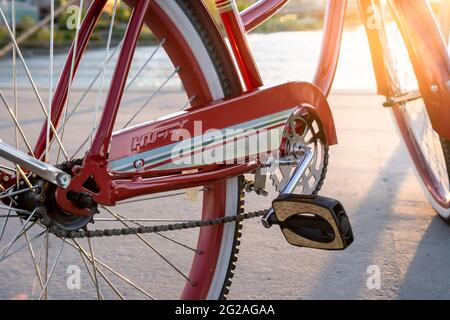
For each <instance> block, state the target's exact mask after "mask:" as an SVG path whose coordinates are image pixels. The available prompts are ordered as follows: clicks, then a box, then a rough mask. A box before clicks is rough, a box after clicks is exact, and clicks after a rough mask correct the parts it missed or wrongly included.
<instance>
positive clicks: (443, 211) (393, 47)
mask: <svg viewBox="0 0 450 320" xmlns="http://www.w3.org/2000/svg"><path fill="white" fill-rule="evenodd" d="M377 2H378V4H379V8H380V12H379V13H380V25H381V26H382V28H381V29H380V35H381V36H382V38H383V39H384V43H383V46H384V50H385V52H387V53H388V55H389V57H390V59H391V61H390V64H389V65H388V67H389V68H390V69H391V71H392V72H391V73H392V74H393V75H394V76H395V87H396V93H395V97H400V96H403V95H409V96H410V97H411V98H410V99H404V100H405V101H404V102H401V103H398V104H396V105H394V106H393V107H392V112H393V115H394V119H395V122H396V124H397V127H398V129H399V132H400V137H401V139H402V140H403V142H404V145H405V146H406V149H407V151H408V154H409V156H410V159H411V161H412V163H413V168H414V171H415V173H416V175H417V177H418V179H419V182H420V183H421V185H422V187H423V190H424V191H425V193H426V195H427V198H428V200H429V202H430V203H431V204H432V206H433V208H434V209H435V210H436V211H437V212H438V213H439V215H440V216H441V217H442V218H443V219H445V220H446V221H449V218H450V182H449V180H450V179H449V177H450V141H448V140H445V139H443V138H441V137H440V136H439V134H438V133H436V132H435V131H434V130H433V128H432V124H431V120H430V117H429V115H428V112H427V108H426V101H424V99H423V98H422V97H421V94H420V90H419V85H418V82H417V78H416V74H415V72H414V68H413V65H412V63H411V59H410V57H409V54H408V50H407V48H406V45H405V42H404V39H403V38H402V34H401V32H400V30H399V28H398V25H397V23H396V21H395V19H394V16H393V14H392V10H391V9H392V8H391V7H390V4H389V1H386V0H380V1H377ZM387 98H388V100H389V99H391V98H392V97H387ZM442 103H444V104H447V105H448V104H449V101H443V102H442ZM449 107H450V105H449Z"/></svg>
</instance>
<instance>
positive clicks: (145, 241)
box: [103, 207, 194, 285]
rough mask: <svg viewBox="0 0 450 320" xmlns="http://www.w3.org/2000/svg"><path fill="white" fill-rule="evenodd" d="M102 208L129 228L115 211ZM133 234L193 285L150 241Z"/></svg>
mask: <svg viewBox="0 0 450 320" xmlns="http://www.w3.org/2000/svg"><path fill="white" fill-rule="evenodd" d="M103 209H105V210H106V211H107V212H108V213H109V214H111V215H112V216H114V217H116V218H117V219H119V221H120V222H121V223H122V224H123V225H124V226H125V227H127V228H129V225H128V223H126V222H125V221H123V220H122V219H121V218H120V216H118V215H117V214H116V213H115V212H113V211H112V210H111V209H109V208H107V207H103ZM135 236H136V237H137V238H139V239H140V240H141V241H142V242H143V243H144V244H145V245H146V246H147V247H149V248H150V249H151V250H153V252H155V253H156V254H157V255H158V256H159V257H160V258H161V259H162V260H163V261H165V262H166V263H167V264H168V265H169V266H171V267H172V268H173V270H175V271H176V272H177V273H178V274H179V275H181V276H182V277H183V278H184V279H186V281H187V282H189V283H190V284H192V285H194V282H193V281H192V280H191V279H189V277H188V276H187V275H185V274H184V273H183V272H182V271H181V270H180V269H178V268H177V267H176V266H175V265H174V264H173V263H172V262H171V261H170V260H169V259H168V258H166V257H165V256H164V255H163V254H162V253H161V252H159V250H157V249H156V248H155V247H154V246H152V245H151V244H150V242H148V241H147V239H145V238H144V237H143V236H142V235H140V234H135Z"/></svg>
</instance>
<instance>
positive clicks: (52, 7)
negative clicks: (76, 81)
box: [45, 0, 62, 161]
mask: <svg viewBox="0 0 450 320" xmlns="http://www.w3.org/2000/svg"><path fill="white" fill-rule="evenodd" d="M54 32H55V0H51V1H50V75H49V84H48V87H49V88H48V111H47V112H48V114H49V115H50V114H52V101H53V45H54ZM50 125H51V120H50V117H47V134H46V140H45V154H46V158H47V160H48V161H50V143H49V140H50ZM61 141H62V140H61Z"/></svg>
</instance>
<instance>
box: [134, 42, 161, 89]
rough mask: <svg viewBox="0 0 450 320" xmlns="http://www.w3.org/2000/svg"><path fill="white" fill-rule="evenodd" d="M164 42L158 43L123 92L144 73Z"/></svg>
mask: <svg viewBox="0 0 450 320" xmlns="http://www.w3.org/2000/svg"><path fill="white" fill-rule="evenodd" d="M165 42H166V39H165V38H164V39H162V40H161V41H160V42H159V43H158V45H157V46H156V49H155V50H153V52H152V54H151V55H150V57H149V58H148V59H147V61H146V62H145V63H144V64H143V66H142V67H141V68H140V69H139V70H138V72H137V73H136V74H135V75H134V77H133V78H132V79H131V80H130V82H129V83H128V85H127V86H126V87H125V92H126V91H127V90H128V89H129V88H130V87H131V86H132V85H133V83H134V81H136V79H137V78H138V77H139V76H140V74H141V73H142V71H144V70H145V68H147V66H148V64H149V63H150V61H152V60H153V57H154V56H155V55H156V53H158V51H159V49H161V47H162V46H163V45H164V43H165Z"/></svg>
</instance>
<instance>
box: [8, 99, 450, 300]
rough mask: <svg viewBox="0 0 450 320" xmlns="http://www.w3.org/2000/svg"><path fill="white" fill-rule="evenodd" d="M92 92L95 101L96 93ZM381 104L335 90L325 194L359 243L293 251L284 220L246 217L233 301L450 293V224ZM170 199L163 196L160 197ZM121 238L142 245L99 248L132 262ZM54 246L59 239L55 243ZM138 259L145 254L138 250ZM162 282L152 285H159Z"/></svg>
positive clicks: (81, 125) (14, 265)
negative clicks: (372, 283) (374, 273)
mask: <svg viewBox="0 0 450 320" xmlns="http://www.w3.org/2000/svg"><path fill="white" fill-rule="evenodd" d="M172 96H173V97H172ZM168 97H172V98H171V101H175V100H177V99H178V97H176V95H175V94H168ZM131 98H133V97H131ZM176 98H177V99H176ZM91 99H92V100H91V101H95V95H94V96H93V97H92V98H91ZM131 100H132V99H131ZM178 100H179V101H177V106H178V105H180V106H181V105H182V103H180V102H182V101H181V100H182V99H181V100H180V99H178ZM155 103H156V102H155ZM381 103H382V100H381V98H378V97H376V96H374V95H372V94H369V93H357V94H349V93H348V92H337V93H335V94H333V96H332V97H331V105H332V107H333V111H334V114H335V121H336V126H337V129H338V134H339V140H340V144H339V145H338V146H335V147H333V148H332V149H331V163H330V167H329V173H328V178H327V180H326V183H325V186H324V188H323V192H322V194H323V195H326V196H330V197H336V198H338V199H339V200H341V201H342V202H343V204H344V205H345V206H346V209H347V212H348V213H349V216H350V219H351V222H352V224H353V230H354V233H355V242H354V244H353V245H352V246H351V247H350V248H349V249H347V250H346V251H344V252H323V251H315V250H311V249H299V248H294V247H291V246H289V245H288V244H287V242H285V240H284V237H283V236H282V234H281V233H280V232H279V230H277V228H276V227H275V228H273V229H271V230H265V229H263V227H262V226H261V224H260V222H259V221H258V220H253V221H249V222H246V223H245V226H244V235H243V238H242V245H241V250H240V254H239V262H238V268H237V271H236V274H235V278H234V281H233V286H232V291H231V295H230V297H231V298H233V299H257V298H262V299H272V298H274V299H364V298H369V299H378V298H386V299H404V298H413V299H414V298H437V299H440V298H447V299H448V298H450V277H449V276H448V267H449V266H450V250H449V245H450V227H449V226H447V225H445V224H444V223H443V222H442V221H441V220H440V219H439V218H438V217H436V215H435V213H434V212H433V210H432V209H431V207H430V206H429V205H428V203H427V202H426V199H425V197H424V195H423V194H422V192H421V190H420V187H419V185H418V183H417V182H416V180H415V177H414V176H413V174H412V172H411V170H410V168H409V164H408V162H407V158H406V156H405V153H404V150H403V149H402V147H401V145H400V144H399V139H398V138H397V135H396V132H395V129H394V126H393V123H392V120H391V116H390V112H389V110H386V109H383V108H382V107H380V105H381ZM169 105H170V103H169V104H166V105H161V106H159V111H158V112H159V113H163V112H164V111H165V110H166V108H167V107H168V106H169ZM33 108H34V107H33ZM33 110H35V109H31V108H30V112H29V113H26V114H23V118H24V120H26V124H27V125H26V131H27V132H32V131H35V130H36V128H37V127H36V124H37V123H38V121H37V114H39V113H37V112H36V111H33ZM4 117H5V115H4V113H3V111H2V113H0V137H1V138H2V139H7V138H8V134H7V132H9V131H8V127H7V126H5V125H4V124H5V118H4ZM90 118H91V116H89V114H88V113H86V116H85V117H82V119H80V120H78V121H77V122H76V124H77V126H78V127H77V128H78V129H77V128H75V129H74V130H75V131H71V133H68V134H67V139H71V137H75V136H76V135H77V131H78V132H87V130H89V129H88V127H89V126H88V125H87V124H86V123H87V121H86V120H88V119H90ZM272 195H273V194H272ZM270 199H271V198H270V197H268V198H266V199H262V200H261V199H260V198H256V197H255V196H253V195H250V196H248V197H247V207H246V208H247V210H254V209H259V208H261V207H264V206H267V205H268V204H269V203H270ZM171 205H172V206H173V207H176V206H177V205H178V204H177V202H175V203H171ZM180 205H181V204H180ZM164 206H165V204H163V202H161V203H158V202H157V203H156V204H155V207H160V208H165V207H164ZM117 245H122V246H125V247H122V249H127V250H135V248H134V247H133V246H132V245H131V244H124V243H118V242H112V243H107V242H103V245H102V246H101V247H100V248H98V249H96V250H98V251H99V252H100V253H102V254H103V255H104V256H107V257H109V258H110V259H111V260H112V261H113V263H114V261H120V260H121V259H124V260H127V261H129V263H130V264H131V265H134V264H135V263H136V258H135V257H132V256H131V255H127V254H126V252H122V253H120V254H118V253H117V251H115V250H114V249H115V248H116V246H117ZM56 249H57V246H56V245H55V246H54V247H53V249H52V250H53V251H55V250H56ZM169 249H174V248H169ZM136 250H137V249H136ZM66 251H67V249H65V251H64V252H65V258H66V262H65V263H70V261H72V260H73V259H74V254H73V252H72V253H70V252H69V253H66ZM138 258H139V259H141V258H140V256H139V255H138ZM139 261H141V262H142V261H144V260H139ZM145 261H146V260H145ZM150 262H152V261H150ZM150 262H149V263H150ZM146 263H147V262H146ZM372 265H377V266H379V268H380V271H381V288H380V289H379V290H368V289H367V287H366V281H367V278H368V276H369V275H368V274H367V269H368V267H369V266H372ZM24 268H25V265H21V260H15V261H12V262H10V264H9V265H7V268H5V267H4V266H3V267H1V268H0V272H1V276H0V298H10V297H12V296H14V295H16V294H18V293H20V291H11V290H10V289H9V288H10V287H12V286H15V285H16V284H17V283H19V287H20V288H21V286H24V287H25V283H24V280H23V279H24V277H25V276H21V275H22V273H23V269H24ZM156 268H164V265H158V266H156ZM60 271H61V272H62V276H63V278H61V279H60V281H57V280H55V281H54V282H55V283H53V284H52V286H54V287H63V286H64V285H65V282H64V276H65V275H64V270H63V269H62V270H60ZM86 276H87V275H86ZM130 276H131V277H132V278H133V279H136V281H138V280H139V279H140V280H142V281H144V282H149V281H150V280H151V279H152V274H151V273H145V272H144V273H142V272H141V273H138V272H137V271H136V273H134V274H131V275H130ZM149 279H150V280H149ZM28 280H29V279H28ZM28 280H27V281H28ZM159 285H161V284H159ZM163 285H165V284H163ZM155 286H156V287H153V289H155V288H156V290H157V289H158V287H157V285H155ZM19 290H20V289H19ZM91 291H92V290H91ZM69 293H70V292H69ZM69 293H67V295H68V297H69V296H70V295H69ZM76 296H77V297H79V298H83V297H86V296H83V295H81V294H76Z"/></svg>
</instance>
